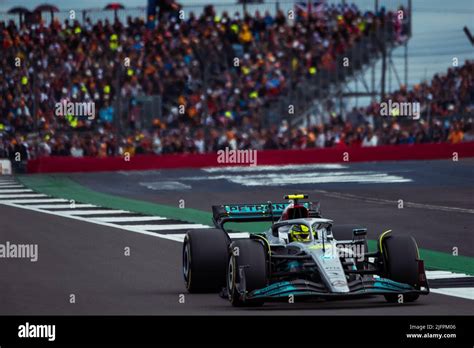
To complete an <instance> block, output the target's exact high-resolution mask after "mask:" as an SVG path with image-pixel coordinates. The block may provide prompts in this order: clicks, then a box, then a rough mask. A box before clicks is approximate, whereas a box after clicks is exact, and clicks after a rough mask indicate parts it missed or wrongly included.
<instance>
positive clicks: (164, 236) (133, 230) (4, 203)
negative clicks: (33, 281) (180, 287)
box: [0, 201, 182, 242]
mask: <svg viewBox="0 0 474 348" xmlns="http://www.w3.org/2000/svg"><path fill="white" fill-rule="evenodd" d="M0 204H3V205H7V206H10V207H15V208H20V209H25V210H30V211H34V212H37V213H41V214H48V215H55V216H60V217H64V218H68V219H73V220H78V221H83V222H88V223H92V224H96V225H101V226H106V227H111V228H118V229H120V230H125V231H129V232H135V233H140V234H144V235H147V236H151V237H155V238H162V239H168V240H173V241H176V242H182V240H180V239H179V238H177V237H174V236H171V235H170V236H168V235H166V234H158V233H154V232H148V231H144V230H140V229H136V228H134V227H133V226H129V227H124V226H122V225H114V224H111V223H108V222H102V221H96V220H93V219H91V218H85V217H82V216H75V215H71V214H63V213H59V212H57V211H48V210H41V209H36V208H33V207H30V206H25V205H16V204H14V203H8V202H4V201H0Z"/></svg>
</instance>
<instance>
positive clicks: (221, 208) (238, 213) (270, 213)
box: [212, 202, 319, 225]
mask: <svg viewBox="0 0 474 348" xmlns="http://www.w3.org/2000/svg"><path fill="white" fill-rule="evenodd" d="M289 204H290V203H288V202H285V203H271V204H270V203H257V204H254V203H253V204H224V205H215V206H213V207H212V210H213V217H214V221H215V222H216V223H217V224H219V225H222V224H223V223H225V222H229V221H237V222H238V221H241V222H244V221H272V220H273V219H278V218H280V216H281V215H282V214H283V212H284V210H285V208H286V207H287V206H288V205H289ZM298 204H299V205H301V206H304V207H305V208H307V209H308V210H310V211H312V210H314V208H315V207H319V204H314V203H312V202H304V203H298Z"/></svg>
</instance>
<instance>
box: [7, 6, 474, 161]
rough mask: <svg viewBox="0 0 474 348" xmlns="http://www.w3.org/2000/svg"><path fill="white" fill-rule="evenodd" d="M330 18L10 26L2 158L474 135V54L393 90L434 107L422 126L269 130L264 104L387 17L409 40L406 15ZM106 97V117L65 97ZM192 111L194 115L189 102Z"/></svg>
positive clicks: (357, 117) (211, 16)
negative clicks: (149, 114)
mask: <svg viewBox="0 0 474 348" xmlns="http://www.w3.org/2000/svg"><path fill="white" fill-rule="evenodd" d="M323 13H324V15H321V14H320V13H319V14H318V13H314V14H311V15H309V16H308V15H305V14H304V13H303V12H297V13H296V14H295V18H292V19H289V18H288V15H287V14H284V13H283V12H281V11H280V12H278V13H277V14H276V15H275V16H271V15H270V14H269V13H265V14H263V15H261V14H260V13H258V12H257V13H255V15H254V16H250V15H248V14H246V15H245V16H240V15H239V14H238V13H236V14H234V15H233V16H230V15H228V14H227V13H223V14H222V15H220V16H219V15H217V14H216V13H215V12H214V10H213V8H212V7H207V8H206V10H205V11H204V13H203V14H202V15H201V16H199V17H197V16H195V15H193V14H190V15H189V17H187V19H184V20H180V19H179V17H176V16H169V17H167V18H162V19H161V20H160V21H159V22H158V23H157V25H156V27H155V28H153V29H150V28H148V27H147V26H146V24H145V23H144V22H143V20H141V19H139V18H135V19H132V18H128V20H127V23H126V24H123V23H121V22H120V21H115V22H114V23H110V22H109V21H107V20H105V21H98V22H97V23H92V22H91V21H90V20H89V19H88V20H87V21H86V22H85V23H84V24H82V25H81V24H80V23H79V22H77V21H68V20H66V21H65V22H63V23H60V22H59V21H57V20H56V21H53V22H52V23H51V24H50V25H44V24H41V23H40V24H28V23H24V24H23V25H22V26H21V27H18V26H17V25H15V24H14V23H13V22H9V23H8V24H5V23H3V22H0V44H1V46H2V47H1V49H2V54H1V55H0V63H1V65H0V157H2V156H10V157H12V156H13V154H15V153H21V154H22V156H21V158H22V159H25V158H32V157H39V156H75V157H81V156H99V157H103V156H111V155H120V154H123V153H125V152H128V153H130V154H141V153H157V154H165V153H182V152H197V153H203V152H209V151H216V150H218V149H220V148H224V147H226V146H229V147H231V148H241V149H245V148H252V149H284V148H296V149H303V148H310V147H332V146H376V145H381V144H401V143H420V142H441V141H450V142H459V141H463V140H472V121H450V120H449V116H452V115H457V114H460V113H465V112H466V110H467V109H466V108H468V107H469V106H470V105H471V106H472V101H473V99H474V98H473V76H474V73H473V62H467V63H466V64H465V65H464V66H463V67H460V68H452V69H450V70H449V71H448V73H447V74H446V75H440V76H438V75H436V76H435V77H434V78H433V80H432V81H431V83H423V84H420V85H418V86H415V88H413V89H411V90H409V91H408V90H406V89H401V90H400V91H397V92H395V93H394V94H392V95H390V96H387V98H391V99H393V100H396V101H419V102H421V103H422V112H423V115H424V116H426V115H427V114H429V115H430V119H429V120H427V119H426V117H422V120H421V121H418V122H415V121H411V122H408V123H407V122H400V121H399V120H394V119H384V120H383V121H382V122H377V120H374V118H376V116H377V115H378V114H379V113H378V104H376V103H374V104H372V105H370V106H369V107H367V108H359V109H354V110H352V111H351V112H349V114H348V115H347V117H346V116H344V117H343V116H342V115H337V114H333V113H331V116H330V121H329V122H327V123H326V124H321V125H315V126H310V127H306V128H301V127H292V128H290V127H289V125H288V123H287V121H286V120H284V121H282V122H281V124H275V125H272V126H270V127H265V126H264V124H265V122H264V118H265V114H264V110H265V108H264V106H266V105H268V103H272V102H273V101H275V100H277V99H278V98H279V96H280V95H282V94H283V93H285V92H287V91H288V89H289V88H291V86H292V85H294V84H297V83H298V82H299V81H301V80H302V79H304V78H308V77H311V75H314V74H317V73H318V71H320V70H329V71H330V70H332V69H334V65H335V61H336V59H335V58H336V56H337V55H338V54H341V53H343V52H344V51H345V50H346V49H347V48H349V47H351V46H352V45H354V43H355V42H357V40H359V39H360V38H361V37H363V36H364V35H370V34H371V33H374V32H375V31H377V30H378V29H379V28H381V27H383V26H385V25H387V24H388V25H392V26H393V27H394V33H395V34H396V35H397V39H401V37H403V35H404V32H403V30H402V26H401V22H400V20H399V19H398V16H396V15H395V14H394V13H391V12H385V11H384V10H382V11H380V12H379V13H375V14H374V13H371V12H365V13H362V12H361V11H359V10H358V9H357V7H355V6H353V5H328V6H327V8H326V9H325V10H324V12H323ZM141 95H160V96H161V97H162V103H163V110H164V113H163V115H162V117H153V122H152V125H151V126H150V127H141V126H140V124H141V123H140V120H139V118H140V117H141V116H140V113H139V112H138V111H139V107H138V106H137V98H138V97H139V96H141ZM118 97H120V99H121V100H130V106H129V111H130V112H129V113H128V119H127V123H126V126H127V127H126V129H125V130H124V129H121V130H120V131H118V129H117V122H116V121H117V118H118V117H119V115H118V112H117V110H116V108H115V107H114V105H115V104H114V101H115V100H116V99H117V98H118ZM65 101H67V102H72V103H74V102H77V103H82V102H88V103H94V105H95V110H97V113H96V115H95V118H87V117H79V116H77V115H74V116H71V115H70V116H69V117H64V116H58V115H57V112H56V105H57V103H60V102H65ZM181 109H182V110H183V112H181V111H182V110H181Z"/></svg>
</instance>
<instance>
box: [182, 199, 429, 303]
mask: <svg viewBox="0 0 474 348" xmlns="http://www.w3.org/2000/svg"><path fill="white" fill-rule="evenodd" d="M285 199H286V200H287V202H284V203H271V202H267V203H258V204H225V205H218V206H213V207H212V210H213V222H214V225H215V228H212V229H202V230H191V231H188V232H187V234H186V236H185V239H184V244H183V275H184V281H185V284H186V288H187V290H188V291H189V292H190V293H202V292H216V293H219V292H220V294H221V296H223V297H226V298H228V299H229V300H230V302H231V304H232V305H233V306H260V305H262V304H264V303H265V302H271V301H285V302H297V301H298V302H299V301H308V300H314V299H321V298H322V299H342V298H349V297H361V296H371V295H383V296H385V299H386V300H387V301H388V302H397V303H403V302H413V301H415V300H417V299H418V297H419V295H426V294H428V293H429V285H428V281H427V279H426V274H425V268H424V262H423V261H422V260H420V256H419V252H418V247H417V244H416V242H415V240H414V238H413V237H411V236H406V235H395V234H394V233H392V231H390V230H389V231H385V232H383V233H382V234H381V235H380V236H379V238H378V242H377V250H376V251H373V252H369V251H368V248H367V239H366V237H367V229H366V228H362V227H359V226H346V225H339V226H338V225H337V224H334V223H333V221H332V220H330V219H326V218H323V217H322V216H321V211H320V205H319V203H313V202H309V201H307V199H308V196H307V195H306V194H292V195H287V196H285ZM303 200H305V201H304V202H302V201H303ZM257 221H267V222H269V224H270V223H271V226H270V227H269V229H268V230H266V231H263V232H262V233H251V234H249V238H242V239H232V238H231V236H230V234H229V233H228V231H226V229H225V228H224V225H225V224H226V223H228V222H257Z"/></svg>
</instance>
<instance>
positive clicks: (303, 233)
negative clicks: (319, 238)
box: [288, 225, 311, 242]
mask: <svg viewBox="0 0 474 348" xmlns="http://www.w3.org/2000/svg"><path fill="white" fill-rule="evenodd" d="M309 234H310V230H309V227H308V226H306V225H293V226H291V228H290V232H289V234H288V235H289V238H288V239H289V241H290V242H309V241H310V240H311V239H310V235H309Z"/></svg>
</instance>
